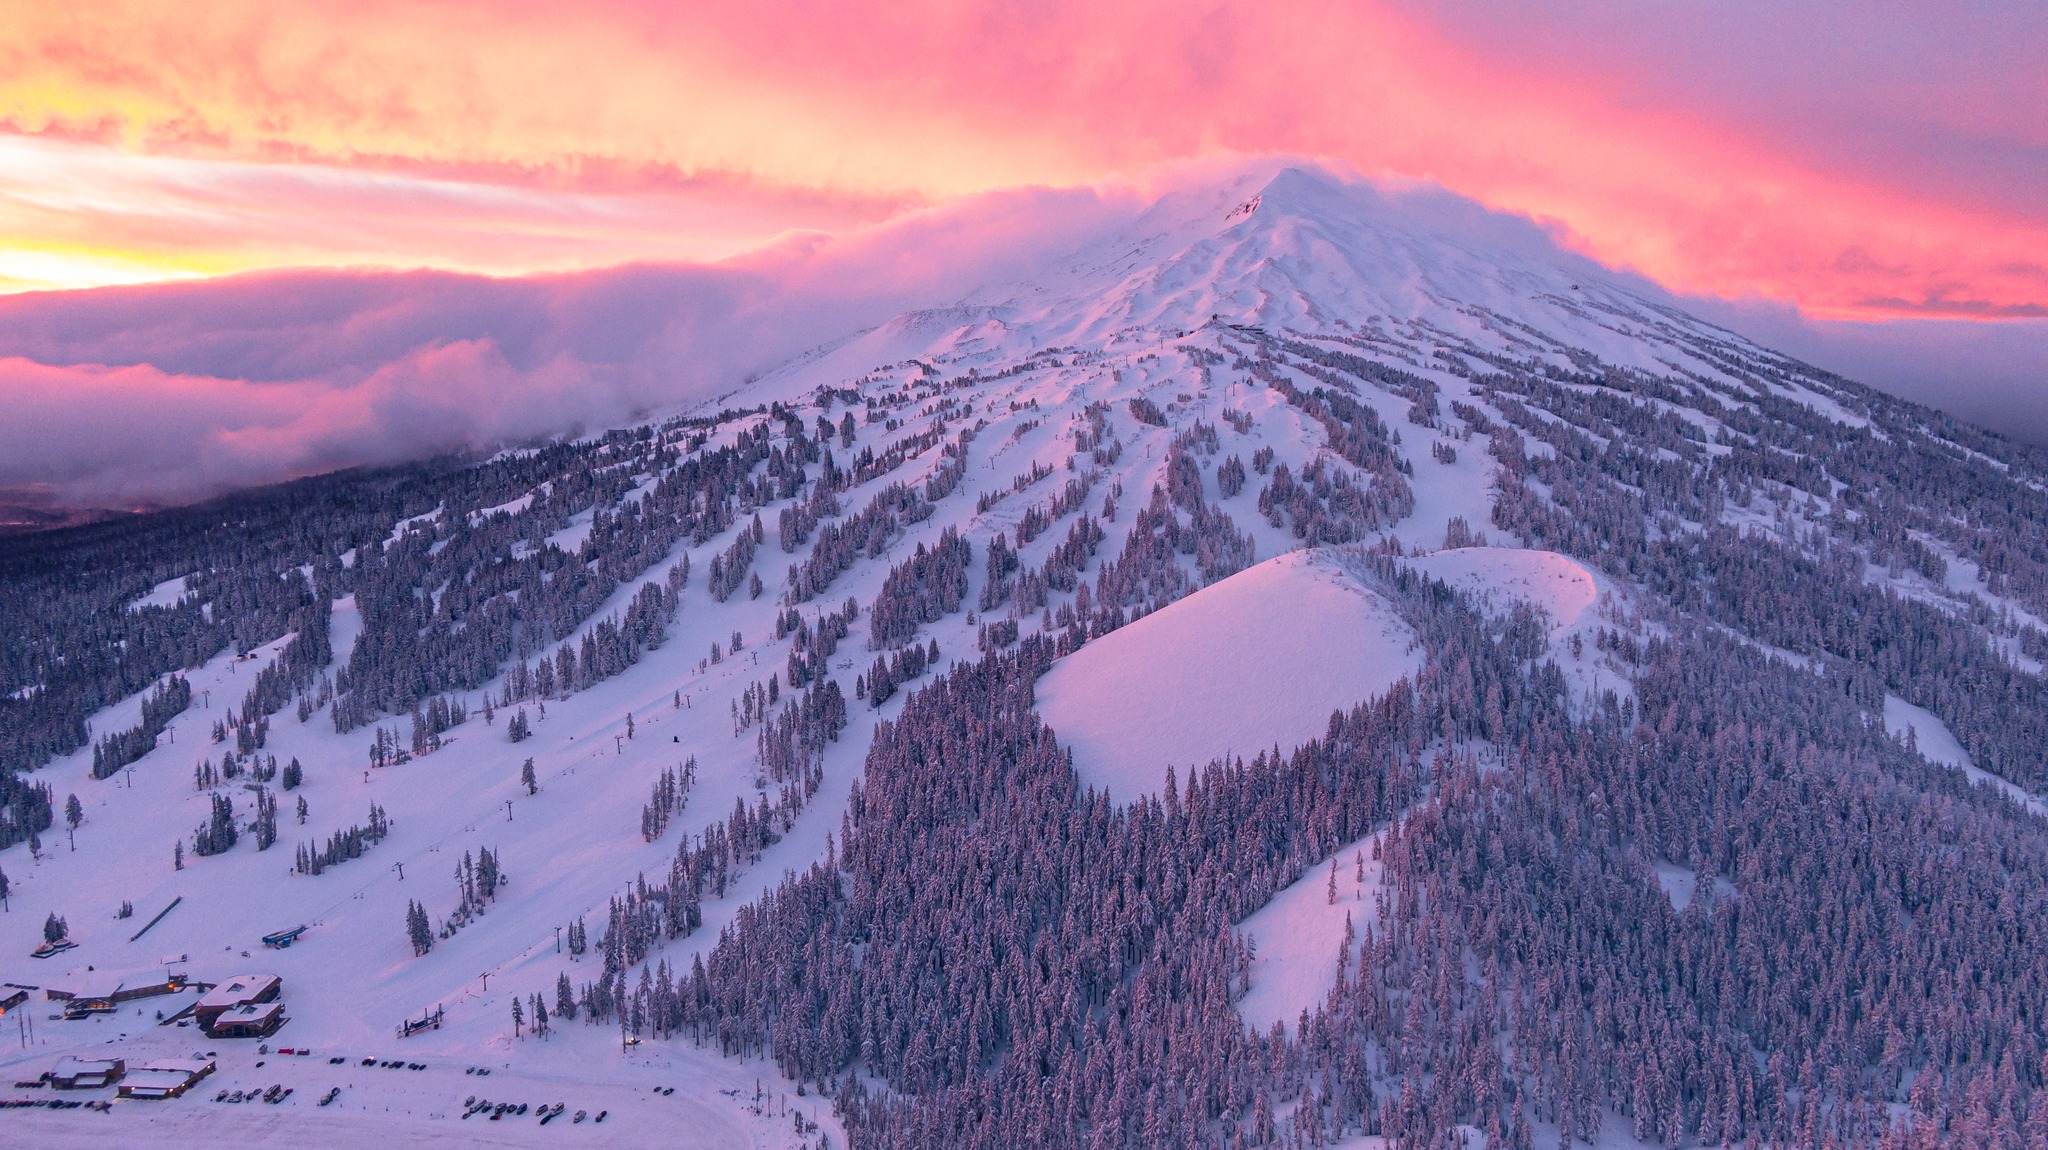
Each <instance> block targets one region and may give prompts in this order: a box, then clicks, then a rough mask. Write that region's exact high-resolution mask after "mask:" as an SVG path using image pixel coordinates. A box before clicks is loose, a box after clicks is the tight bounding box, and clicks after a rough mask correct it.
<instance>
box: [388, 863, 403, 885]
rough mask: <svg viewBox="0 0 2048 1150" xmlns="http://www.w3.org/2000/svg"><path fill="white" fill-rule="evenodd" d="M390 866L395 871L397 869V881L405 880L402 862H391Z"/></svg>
mask: <svg viewBox="0 0 2048 1150" xmlns="http://www.w3.org/2000/svg"><path fill="white" fill-rule="evenodd" d="M391 868H392V869H393V870H395V871H397V872H398V881H399V882H404V881H405V864H404V863H392V864H391Z"/></svg>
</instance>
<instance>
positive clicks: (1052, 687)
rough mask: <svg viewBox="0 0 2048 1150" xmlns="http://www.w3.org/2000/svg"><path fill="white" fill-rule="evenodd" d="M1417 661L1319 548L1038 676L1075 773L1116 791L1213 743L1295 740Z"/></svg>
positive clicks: (1215, 589)
mask: <svg viewBox="0 0 2048 1150" xmlns="http://www.w3.org/2000/svg"><path fill="white" fill-rule="evenodd" d="M1420 666H1421V655H1420V653H1419V652H1418V651H1416V650H1415V640H1414V633H1413V632H1411V631H1410V630H1409V629H1408V625H1407V624H1406V623H1404V622H1402V621H1401V618H1400V617H1399V616H1398V615H1396V614H1395V613H1394V611H1393V609H1392V608H1391V607H1390V606H1389V605H1388V604H1387V602H1386V601H1385V600H1384V599H1382V598H1380V597H1379V595H1377V594H1375V593H1374V592H1372V591H1370V590H1368V589H1366V588H1365V587H1363V586H1361V585H1360V584H1359V583H1358V581H1357V580H1356V579H1354V578H1353V577H1352V576H1351V575H1349V574H1347V573H1346V572H1345V571H1344V570H1343V569H1342V568H1341V567H1339V566H1338V565H1337V564H1336V563H1335V562H1334V561H1333V560H1332V559H1331V558H1330V557H1328V556H1326V555H1323V554H1321V553H1319V552H1314V551H1296V552H1291V553H1289V554H1286V555H1282V556H1279V557H1278V558H1275V559H1269V560H1267V561H1265V562H1264V563H1260V564H1257V565H1256V566H1253V567H1251V568H1248V569H1246V570H1244V571H1240V572H1238V573H1237V574H1235V575H1232V576H1231V577H1230V578H1228V579H1225V580H1223V581H1222V582H1220V583H1217V584H1215V585H1213V586H1210V587H1206V588H1203V589H1202V590H1200V591H1197V592H1196V593H1194V594H1193V595H1190V596H1188V597H1187V598H1185V599H1182V600H1181V601H1179V602H1177V603H1174V604H1173V605H1171V606H1169V607H1166V608H1164V609H1163V610H1160V611H1158V612H1156V613H1154V614H1152V615H1149V616H1147V617H1145V618H1143V619H1140V620H1138V621H1137V622H1135V623H1132V624H1131V625H1129V626H1127V627H1125V628H1123V629H1122V630H1119V631H1115V632H1112V633H1111V634H1109V635H1107V636H1105V637H1103V638H1101V639H1098V640H1096V641H1095V642H1092V643H1090V644H1088V645H1087V646H1086V647H1083V648H1081V649H1080V650H1079V651H1077V652H1075V653H1074V654H1072V655H1069V656H1067V657H1066V658H1065V659H1063V660H1061V661H1060V663H1059V664H1058V665H1057V666H1055V667H1054V668H1053V669H1052V670H1051V671H1050V672H1049V673H1047V674H1046V676H1045V677H1044V678H1043V679H1041V680H1039V684H1038V700H1039V713H1040V714H1041V715H1043V716H1044V717H1045V720H1046V722H1047V723H1049V724H1050V725H1051V726H1052V728H1053V730H1054V731H1056V732H1058V734H1059V736H1060V738H1061V740H1062V741H1063V742H1065V743H1066V744H1067V745H1068V746H1070V747H1072V748H1073V751H1074V765H1075V768H1076V769H1077V770H1078V771H1079V772H1080V774H1081V779H1082V782H1083V783H1085V784H1086V785H1089V786H1094V787H1099V788H1102V789H1103V790H1106V791H1107V792H1108V793H1109V794H1110V795H1111V796H1112V797H1113V798H1115V799H1117V800H1119V801H1124V800H1129V799H1131V798H1135V797H1137V796H1139V795H1144V794H1150V793H1152V792H1154V791H1156V790H1158V789H1159V788H1160V787H1161V786H1163V785H1164V784H1165V781H1166V768H1167V767H1168V766H1169V765H1171V766H1173V767H1174V768H1175V769H1176V770H1178V771H1179V772H1181V773H1183V774H1185V773H1186V772H1187V771H1188V769H1189V768H1191V767H1194V766H1197V765H1200V764H1204V763H1207V762H1209V761H1211V760H1212V759H1216V758H1220V757H1222V756H1224V755H1226V754H1235V755H1241V756H1247V757H1248V756H1250V755H1253V754H1255V753H1257V752H1259V751H1261V750H1265V749H1267V748H1269V747H1273V746H1276V745H1277V746H1279V747H1281V748H1283V749H1286V748H1291V747H1294V746H1296V745H1298V744H1300V743H1301V742H1303V741H1304V740H1307V739H1311V738H1314V737H1316V736H1318V735H1320V734H1322V733H1323V730H1324V729H1325V727H1326V725H1327V724H1328V722H1329V719H1330V713H1331V712H1332V711H1335V710H1339V709H1343V708H1349V707H1353V706H1356V705H1357V704H1359V703H1362V702H1364V701H1366V700H1367V699H1369V698H1371V697H1372V696H1374V695H1377V694H1379V693H1380V692H1382V691H1385V690H1386V689H1387V688H1388V687H1389V686H1392V685H1393V684H1394V682H1396V681H1397V680H1399V679H1400V678H1401V677H1402V676H1404V675H1407V674H1409V673H1410V672H1412V671H1414V670H1415V669H1416V668H1418V667H1420Z"/></svg>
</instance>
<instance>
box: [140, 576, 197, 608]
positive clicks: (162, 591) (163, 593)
mask: <svg viewBox="0 0 2048 1150" xmlns="http://www.w3.org/2000/svg"><path fill="white" fill-rule="evenodd" d="M188 578H190V577H189V576H185V575H180V576H178V577H177V578H175V579H166V580H164V581H163V582H161V583H159V584H157V585H156V586H154V587H151V588H150V589H149V594H147V595H143V596H140V597H138V598H136V599H134V600H131V601H130V602H129V604H128V609H129V610H130V611H140V610H142V609H143V608H144V607H175V606H177V605H178V600H180V599H183V598H184V597H185V581H186V580H187V579H188Z"/></svg>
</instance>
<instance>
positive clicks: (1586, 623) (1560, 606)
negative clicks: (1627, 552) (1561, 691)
mask: <svg viewBox="0 0 2048 1150" xmlns="http://www.w3.org/2000/svg"><path fill="white" fill-rule="evenodd" d="M1406 562H1407V563H1408V565H1409V566H1411V567H1413V568H1415V569H1416V570H1418V571H1421V572H1423V573H1424V574H1427V575H1429V576H1431V577H1433V578H1436V579H1440V580H1442V581H1444V582H1445V583H1448V584H1450V585H1451V586H1452V587H1453V588H1454V589H1456V590H1459V591H1463V592H1465V593H1466V594H1468V595H1471V596H1472V597H1473V598H1474V599H1476V600H1477V601H1478V602H1479V603H1480V604H1481V605H1482V606H1485V607H1487V608H1488V609H1490V610H1495V611H1505V610H1507V609H1508V608H1509V607H1510V606H1511V605H1513V604H1517V603H1519V604H1523V605H1526V606H1529V607H1534V608H1537V609H1538V610H1541V611H1542V612H1543V613H1544V614H1545V615H1546V616H1547V617H1548V618H1549V621H1550V657H1551V658H1552V659H1554V660H1556V662H1557V665H1558V668H1559V669H1560V670H1562V671H1563V672H1564V677H1565V682H1566V683H1567V684H1568V685H1569V686H1570V688H1571V691H1572V695H1573V697H1574V698H1579V699H1599V698H1601V697H1602V696H1603V695H1604V694H1605V692H1607V691H1610V690H1611V691H1613V692H1615V694H1616V696H1617V697H1618V698H1621V699H1626V698H1628V697H1629V695H1630V694H1631V693H1632V691H1633V686H1632V684H1631V682H1630V674H1629V670H1630V669H1629V667H1628V665H1627V664H1626V663H1625V662H1622V661H1621V660H1619V659H1617V658H1615V657H1614V656H1613V655H1612V654H1610V653H1608V652H1604V651H1602V650H1600V649H1599V646H1598V643H1597V638H1598V632H1599V631H1600V630H1601V629H1602V628H1606V629H1608V630H1612V631H1616V632H1628V633H1639V632H1641V631H1642V630H1643V629H1644V628H1643V625H1642V621H1641V620H1640V619H1639V618H1636V617H1635V615H1634V614H1633V612H1632V611H1631V610H1630V609H1629V606H1628V597H1627V595H1626V593H1625V592H1624V591H1623V590H1622V589H1621V588H1620V587H1618V586H1617V585H1616V584H1615V583H1614V582H1613V580H1611V579H1609V578H1608V577H1607V576H1606V575H1605V574H1603V573H1601V572H1598V571H1596V570H1594V569H1593V568H1591V567H1588V566H1586V565H1585V564H1583V563H1580V562H1579V561H1577V560H1576V559H1573V558H1571V557H1570V556H1567V555H1560V554H1558V553H1557V552H1555V551H1534V550H1530V549H1527V548H1521V547H1461V548H1458V549H1456V550H1453V551H1439V552H1437V553H1436V554H1434V555H1420V556H1416V557H1414V558H1412V559H1408V560H1406Z"/></svg>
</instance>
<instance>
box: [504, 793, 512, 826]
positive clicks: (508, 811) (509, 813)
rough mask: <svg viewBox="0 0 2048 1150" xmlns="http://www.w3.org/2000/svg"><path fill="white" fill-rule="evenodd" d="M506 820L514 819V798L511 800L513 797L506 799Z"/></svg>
mask: <svg viewBox="0 0 2048 1150" xmlns="http://www.w3.org/2000/svg"><path fill="white" fill-rule="evenodd" d="M505 821H506V822H508V823H509V822H511V821H512V800H511V799H506V800H505Z"/></svg>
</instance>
